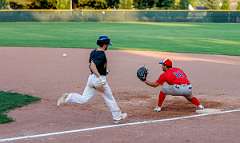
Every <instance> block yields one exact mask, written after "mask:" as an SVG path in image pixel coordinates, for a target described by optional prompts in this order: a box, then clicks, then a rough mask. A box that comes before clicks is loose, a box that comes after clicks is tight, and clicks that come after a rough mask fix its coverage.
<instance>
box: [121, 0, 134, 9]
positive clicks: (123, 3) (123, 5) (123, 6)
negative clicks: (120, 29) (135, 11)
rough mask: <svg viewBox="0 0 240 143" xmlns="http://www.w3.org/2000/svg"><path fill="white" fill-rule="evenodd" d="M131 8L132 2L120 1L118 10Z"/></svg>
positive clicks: (130, 0) (128, 0)
mask: <svg viewBox="0 0 240 143" xmlns="http://www.w3.org/2000/svg"><path fill="white" fill-rule="evenodd" d="M132 6H133V0H121V1H120V6H119V8H120V9H131V8H132Z"/></svg>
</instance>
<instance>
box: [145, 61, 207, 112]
mask: <svg viewBox="0 0 240 143" xmlns="http://www.w3.org/2000/svg"><path fill="white" fill-rule="evenodd" d="M159 64H161V65H162V70H163V71H164V73H162V74H161V75H160V76H159V78H158V80H157V81H155V82H150V81H148V80H145V81H143V82H144V83H145V84H147V85H148V86H151V87H158V86H159V85H161V86H162V90H161V91H160V94H159V97H158V105H157V106H156V107H155V108H154V111H155V112H160V111H161V109H162V104H163V101H164V99H165V97H166V95H172V96H183V97H185V98H186V99H187V100H188V101H190V102H191V103H192V104H194V105H195V106H196V109H197V110H203V109H204V107H203V105H201V103H200V101H199V100H198V99H197V98H196V97H194V96H192V85H191V83H190V82H189V80H188V78H187V75H186V74H185V73H184V72H183V70H181V69H180V68H176V67H172V61H171V60H169V59H166V60H165V61H161V62H160V63H159Z"/></svg>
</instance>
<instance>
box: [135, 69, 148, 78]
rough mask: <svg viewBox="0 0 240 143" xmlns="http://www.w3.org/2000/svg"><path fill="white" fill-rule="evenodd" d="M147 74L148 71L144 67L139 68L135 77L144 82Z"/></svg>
mask: <svg viewBox="0 0 240 143" xmlns="http://www.w3.org/2000/svg"><path fill="white" fill-rule="evenodd" d="M147 74H148V69H147V68H146V67H145V66H142V67H140V68H139V69H138V70H137V77H138V78H139V79H140V80H141V81H145V80H146V78H147Z"/></svg>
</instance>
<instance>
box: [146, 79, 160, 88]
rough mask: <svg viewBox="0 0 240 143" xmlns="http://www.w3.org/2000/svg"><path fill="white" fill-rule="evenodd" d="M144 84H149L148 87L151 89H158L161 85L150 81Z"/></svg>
mask: <svg viewBox="0 0 240 143" xmlns="http://www.w3.org/2000/svg"><path fill="white" fill-rule="evenodd" d="M144 83H145V84H147V85H148V86H151V87H158V86H159V85H160V84H159V83H157V82H151V81H148V80H145V81H144Z"/></svg>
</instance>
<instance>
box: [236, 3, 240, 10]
mask: <svg viewBox="0 0 240 143" xmlns="http://www.w3.org/2000/svg"><path fill="white" fill-rule="evenodd" d="M237 10H240V1H238V5H237Z"/></svg>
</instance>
